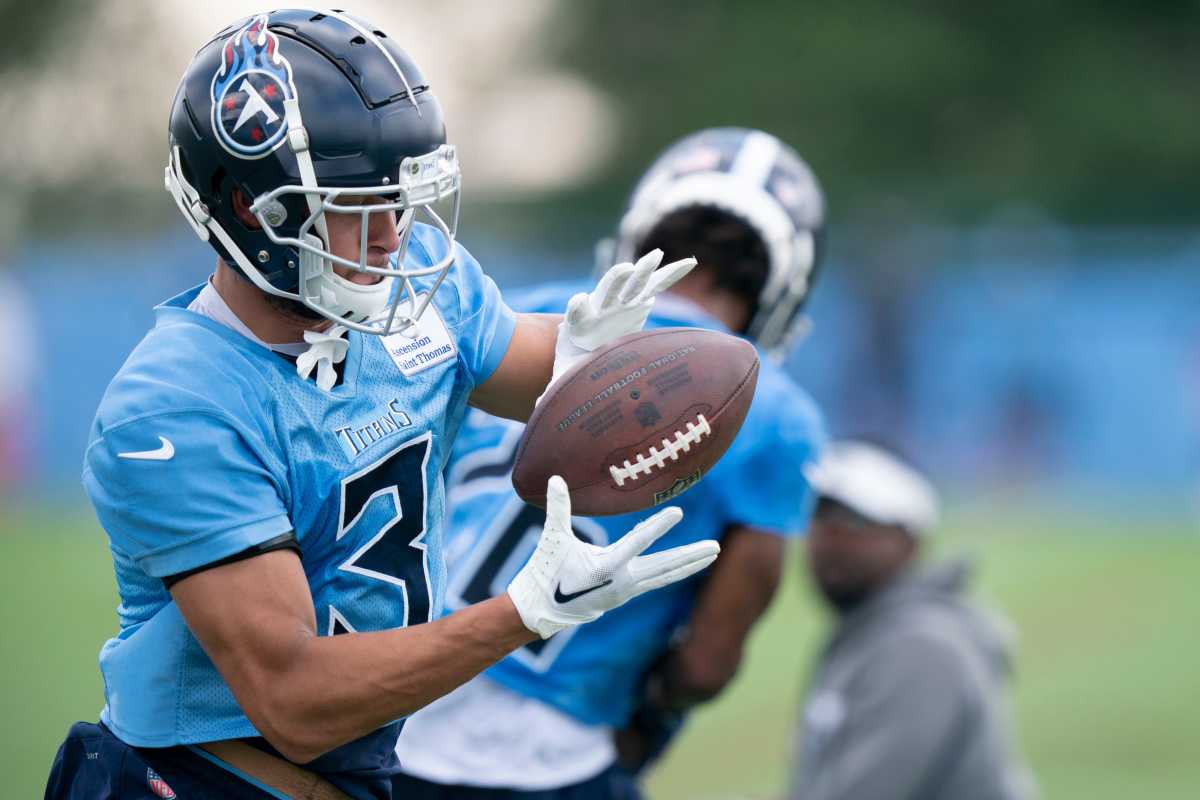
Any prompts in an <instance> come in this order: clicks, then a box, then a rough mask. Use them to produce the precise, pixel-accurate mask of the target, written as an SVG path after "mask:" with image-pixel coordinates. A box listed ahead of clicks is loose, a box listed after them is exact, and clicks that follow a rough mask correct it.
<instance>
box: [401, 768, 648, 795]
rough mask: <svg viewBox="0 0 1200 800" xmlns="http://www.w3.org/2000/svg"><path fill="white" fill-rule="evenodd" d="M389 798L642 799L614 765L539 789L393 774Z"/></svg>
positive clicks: (627, 776) (629, 780) (632, 784)
mask: <svg viewBox="0 0 1200 800" xmlns="http://www.w3.org/2000/svg"><path fill="white" fill-rule="evenodd" d="M392 797H393V798H395V800H641V798H642V793H641V792H640V791H638V787H637V783H636V782H635V781H634V780H633V778H631V777H630V775H629V773H627V772H626V771H625V770H623V769H621V768H620V767H618V766H616V765H613V766H611V767H609V768H608V769H606V770H605V771H604V772H601V773H600V774H599V775H597V776H596V777H594V778H592V779H590V780H586V781H584V782H583V783H576V784H572V785H571V786H564V787H562V788H561V789H549V790H546V791H541V792H525V791H520V790H518V789H483V788H480V787H478V786H444V785H442V784H440V783H430V782H429V781H424V780H421V779H420V778H414V777H413V776H411V775H396V776H394V777H393V778H392Z"/></svg>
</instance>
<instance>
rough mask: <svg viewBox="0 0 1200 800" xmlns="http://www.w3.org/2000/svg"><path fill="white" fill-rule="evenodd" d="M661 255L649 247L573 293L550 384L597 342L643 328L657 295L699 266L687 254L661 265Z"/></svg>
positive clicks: (607, 340) (603, 341) (561, 328)
mask: <svg viewBox="0 0 1200 800" xmlns="http://www.w3.org/2000/svg"><path fill="white" fill-rule="evenodd" d="M662 257H663V252H662V250H651V251H650V252H649V253H646V255H644V256H642V257H641V258H639V259H638V260H637V263H636V264H630V263H629V262H625V263H623V264H617V265H616V266H614V267H612V268H611V269H609V270H608V272H606V273H604V276H603V277H601V278H600V282H599V283H597V284H596V288H595V289H593V290H592V292H591V294H584V293H583V292H580V293H579V294H577V295H575V296H574V297H572V298H571V300H570V302H568V303H567V313H566V315H565V316H564V317H563V321H562V322H561V323H559V326H558V341H557V342H556V343H555V346H554V374H553V375H552V376H551V378H550V383H549V385H548V386H547V389H549V387H550V386H553V385H554V382H555V381H557V380H558V379H559V378H560V377H562V375H563V374H564V373H566V372H569V371H570V369H571V367H573V366H575V365H576V364H578V363H579V362H580V361H581V360H583V359H584V358H585V357H586V356H587V355H588V353H590V352H592V351H593V350H595V349H596V348H597V347H600V346H601V345H604V344H607V343H608V342H611V341H612V340H614V339H619V338H621V337H622V336H625V335H626V334H630V333H636V332H637V331H640V330H641V329H642V326H643V325H644V324H646V317H648V316H649V315H650V310H651V309H652V308H654V298H655V297H657V296H658V295H659V293H661V292H663V291H665V290H666V289H668V288H669V287H670V286H671V285H673V284H674V283H675V281H677V280H679V279H680V278H682V277H683V276H684V275H686V274H688V272H689V271H690V270H691V269H692V267H694V266H696V259H694V258H684V259H680V260H679V261H675V262H673V263H671V264H667V265H666V266H665V267H663V268H662V269H659V268H658V265H659V264H660V263H662ZM542 396H543V397H544V396H545V394H544V393H543V395H542ZM538 400H539V402H540V400H541V398H538Z"/></svg>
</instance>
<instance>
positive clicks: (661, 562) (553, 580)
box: [508, 475, 721, 639]
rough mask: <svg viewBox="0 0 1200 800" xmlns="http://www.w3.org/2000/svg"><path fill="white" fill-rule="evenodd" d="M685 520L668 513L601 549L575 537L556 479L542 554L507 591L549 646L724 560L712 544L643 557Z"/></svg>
mask: <svg viewBox="0 0 1200 800" xmlns="http://www.w3.org/2000/svg"><path fill="white" fill-rule="evenodd" d="M681 519H683V512H682V511H680V510H679V509H678V508H674V507H671V508H665V509H663V510H662V511H659V512H658V513H657V514H655V515H654V516H652V517H650V518H649V519H646V520H643V521H642V522H641V523H639V524H638V525H637V527H635V528H634V529H633V530H631V531H630V532H629V533H627V534H625V535H624V536H622V537H621V538H620V539H618V540H617V541H615V542H613V543H612V544H610V545H609V546H608V547H596V546H595V545H591V544H588V543H587V542H583V541H580V540H579V539H578V538H577V537H576V536H575V533H574V532H573V531H572V530H571V499H570V496H569V495H568V494H567V484H566V482H565V481H564V480H563V479H562V478H560V477H559V476H557V475H555V476H554V477H552V478H551V479H550V483H549V484H548V485H547V487H546V527H545V528H544V529H543V530H542V538H541V539H540V540H538V546H537V550H535V551H534V552H533V556H532V557H531V558H530V559H529V563H527V564H526V565H525V566H524V567H523V568H522V569H521V571H520V572H518V573H517V576H516V577H515V578H513V579H512V583H510V584H509V585H508V595H509V597H511V598H512V601H513V605H515V606H516V607H517V613H518V614H520V615H521V621H522V622H524V623H525V627H527V628H529V630H531V631H533V632H534V633H536V634H538V635H539V636H541V637H542V638H543V639H546V638H549V637H550V636H553V635H554V634H556V633H558V632H559V631H561V630H562V629H563V628H569V627H571V626H572V625H579V624H580V623H583V622H590V621H591V620H594V619H596V618H597V617H599V616H600V615H601V614H603V613H604V612H605V611H608V610H609V609H612V608H616V607H617V606H619V605H622V604H623V603H625V602H627V601H629V600H632V599H633V598H634V597H637V596H638V595H639V594H641V593H642V592H648V591H650V590H651V589H658V588H661V587H663V586H666V585H667V584H669V583H674V582H675V581H678V580H683V579H684V578H686V577H688V576H689V575H692V574H694V573H696V572H699V571H700V570H702V569H704V568H705V567H707V566H708V565H709V564H711V563H712V562H713V559H715V558H716V557H717V554H718V553H720V552H721V546H720V545H719V544H717V543H716V542H715V541H713V540H711V539H706V540H704V541H700V542H694V543H692V544H688V545H684V546H682V547H673V548H671V549H670V550H663V551H662V552H658V553H654V554H652V555H648V556H643V555H639V553H641V552H642V551H644V550H645V549H646V548H647V547H649V546H650V545H651V544H653V543H654V542H655V540H657V539H658V537H660V536H662V535H663V534H664V533H666V532H667V531H669V530H670V529H671V528H672V527H674V525H675V523H677V522H679V520H681Z"/></svg>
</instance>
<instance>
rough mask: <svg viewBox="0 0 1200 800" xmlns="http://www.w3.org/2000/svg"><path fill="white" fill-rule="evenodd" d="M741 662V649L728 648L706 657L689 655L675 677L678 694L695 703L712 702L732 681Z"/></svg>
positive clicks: (695, 654) (694, 654)
mask: <svg viewBox="0 0 1200 800" xmlns="http://www.w3.org/2000/svg"><path fill="white" fill-rule="evenodd" d="M741 660H742V654H741V648H736V650H735V649H734V648H730V649H729V650H726V651H725V652H720V653H711V654H709V655H707V656H705V655H703V654H700V653H692V654H689V657H686V658H684V659H683V660H682V663H681V665H680V670H679V674H678V676H677V681H678V686H679V691H680V693H681V694H683V695H685V696H686V697H687V698H688V699H689V700H690V701H691V702H695V703H705V702H708V701H709V700H712V699H713V698H715V697H716V696H717V695H719V694H720V693H721V692H722V691H723V690H724V689H725V687H726V686H728V685H729V682H730V681H731V680H733V676H734V675H736V674H737V671H738V666H739V665H740V664H741Z"/></svg>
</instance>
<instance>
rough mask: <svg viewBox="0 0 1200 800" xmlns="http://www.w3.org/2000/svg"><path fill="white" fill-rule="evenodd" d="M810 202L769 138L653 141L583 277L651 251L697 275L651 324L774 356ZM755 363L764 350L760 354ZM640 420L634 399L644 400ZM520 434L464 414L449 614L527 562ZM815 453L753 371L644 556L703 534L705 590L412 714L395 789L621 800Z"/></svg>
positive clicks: (793, 296)
mask: <svg viewBox="0 0 1200 800" xmlns="http://www.w3.org/2000/svg"><path fill="white" fill-rule="evenodd" d="M823 224H824V199H823V197H822V194H821V190H820V187H819V186H818V184H817V181H816V179H815V177H814V176H813V175H812V173H811V171H810V170H809V168H808V167H807V165H806V164H805V163H804V162H803V160H802V159H801V158H800V157H799V156H798V155H797V154H796V153H795V151H794V150H792V148H790V147H789V146H787V145H786V144H784V143H783V142H781V141H780V140H779V139H777V138H776V137H774V136H771V135H769V134H767V133H763V132H761V131H753V130H746V129H741V128H716V129H708V130H704V131H700V132H698V133H695V134H692V135H690V136H687V137H685V138H684V139H682V140H680V141H679V142H677V143H675V144H674V145H672V146H671V147H669V148H668V149H667V150H666V151H665V152H664V153H663V154H662V155H660V157H659V158H658V159H657V160H656V161H655V162H654V164H652V165H651V167H650V168H649V170H647V172H646V173H645V175H644V176H643V178H642V179H641V180H640V181H639V182H638V185H637V187H636V188H635V190H634V192H633V195H632V197H631V200H630V203H629V207H628V209H627V211H626V213H625V215H624V216H623V218H622V221H621V223H620V225H619V227H618V235H617V237H616V239H615V240H614V241H613V242H611V243H610V244H611V245H612V246H608V247H604V246H602V247H601V248H599V251H600V258H599V261H600V263H599V266H600V267H601V268H602V269H603V268H607V267H608V266H609V265H611V264H612V263H613V261H614V260H617V261H620V260H625V259H628V258H636V257H637V256H639V255H641V254H643V253H645V252H648V251H652V250H653V249H655V248H661V249H662V250H663V251H665V253H666V257H667V258H674V257H677V256H678V255H679V254H694V255H695V256H696V258H697V259H698V260H699V264H698V265H697V267H696V268H695V269H694V270H693V271H692V273H690V274H689V275H688V276H687V277H685V278H683V279H682V280H681V281H680V282H679V283H677V284H676V285H675V286H674V287H672V288H671V290H670V291H669V292H668V293H667V294H664V295H663V296H662V297H660V298H659V301H658V304H657V306H656V307H655V310H654V313H653V314H652V316H651V317H650V320H649V322H648V323H647V324H648V325H649V326H651V327H660V326H680V325H682V326H693V327H702V328H708V329H713V330H721V331H732V332H735V333H739V334H742V335H745V336H747V337H748V338H749V339H750V340H752V341H754V342H755V343H756V344H757V345H758V346H759V348H760V349H762V350H764V351H776V352H782V351H785V350H786V349H787V348H788V346H789V344H792V343H794V341H795V338H794V336H793V334H795V333H797V331H798V330H799V329H802V328H803V326H804V325H805V324H806V320H805V318H804V316H803V315H802V314H801V309H802V306H803V303H804V301H805V300H806V298H807V296H808V293H809V291H810V289H811V287H812V284H813V278H814V274H815V271H816V270H817V268H818V265H819V259H820V249H821V238H822V234H823ZM576 288H577V287H576V285H575V284H573V283H563V284H549V285H545V286H541V287H536V288H534V289H532V290H531V291H529V292H528V293H525V294H521V295H518V294H512V295H508V297H509V300H510V302H513V303H514V307H515V308H520V309H521V310H524V311H532V312H538V311H548V310H550V309H554V308H560V307H561V306H562V303H563V302H564V301H565V300H566V298H568V297H570V296H571V295H572V294H573V293H574V292H575V291H576ZM764 355H766V352H764ZM649 408H650V409H652V408H653V407H652V406H649ZM522 430H523V427H522V426H521V425H519V424H514V423H509V422H506V421H504V420H501V419H497V418H495V417H490V416H488V415H487V414H484V413H483V412H472V414H471V415H470V416H469V417H468V419H467V423H466V425H464V429H463V432H462V434H461V437H460V439H459V441H458V443H457V444H456V445H455V448H454V451H453V453H452V458H451V463H450V466H449V468H448V469H449V475H450V478H449V487H450V488H449V490H448V491H449V494H448V497H449V502H448V505H449V511H450V515H451V516H450V520H451V524H450V526H449V528H450V531H451V533H450V536H451V540H450V541H449V542H448V544H447V552H448V554H449V558H450V571H451V582H450V593H451V601H450V604H451V605H452V606H453V605H457V606H459V607H464V606H467V605H469V604H473V603H477V602H479V601H481V600H484V599H486V598H487V597H490V596H491V595H492V594H494V593H496V592H497V591H502V590H503V588H504V585H505V582H506V581H507V580H508V578H509V576H510V575H511V573H512V571H515V570H516V569H518V568H520V567H521V565H522V564H523V563H524V562H525V560H526V559H528V558H529V556H530V553H531V552H532V550H533V544H534V536H533V535H531V534H536V531H537V529H538V528H539V527H540V526H541V524H542V523H541V520H542V519H544V517H545V514H544V512H542V511H541V510H540V509H537V508H534V507H532V506H528V505H526V504H525V503H524V502H522V501H521V500H520V498H518V497H517V495H516V493H515V492H514V491H513V488H512V483H511V477H510V474H511V469H512V464H513V459H514V456H515V451H516V447H517V444H518V441H519V439H520V434H521V431H522ZM824 443H825V434H824V426H823V423H822V420H821V416H820V413H819V412H818V410H817V408H816V406H815V404H814V403H813V401H812V399H811V398H810V397H809V396H808V394H807V393H806V392H804V391H803V390H802V389H800V388H799V387H798V386H796V385H795V384H794V383H793V382H792V381H791V380H790V379H789V378H788V377H787V376H786V375H785V374H784V373H783V371H782V370H781V369H780V368H779V367H778V366H776V365H775V364H774V363H772V361H771V360H770V359H764V360H763V363H762V369H761V372H760V375H759V379H758V386H757V389H756V391H755V396H754V400H753V403H752V405H751V408H750V411H749V414H748V416H747V418H746V422H745V424H744V425H743V427H742V429H741V431H740V433H739V434H738V437H737V439H736V440H735V441H734V442H733V444H732V446H731V447H730V450H729V451H728V452H727V453H726V454H725V455H724V457H723V458H722V459H721V461H720V462H718V463H717V464H716V466H715V467H713V469H712V470H711V471H710V472H709V473H708V474H707V475H706V476H705V477H704V479H703V480H702V481H701V482H700V483H699V484H698V485H696V486H694V487H692V488H690V489H688V490H687V491H686V492H685V493H683V494H682V495H680V496H679V497H678V498H676V499H675V500H673V502H677V503H678V504H679V505H680V507H681V508H683V510H684V514H685V516H686V517H687V520H688V523H687V524H686V525H681V526H679V528H677V529H676V531H674V532H672V533H671V534H669V535H667V536H665V537H663V539H662V540H661V541H660V543H659V545H658V546H659V547H666V546H672V545H680V544H683V543H685V542H689V541H694V540H696V539H702V538H707V537H711V538H714V539H720V541H721V547H722V552H721V555H720V556H719V557H718V559H717V561H716V563H715V564H714V566H713V567H712V569H711V575H710V576H709V577H708V578H707V579H706V580H704V581H697V580H692V581H685V582H681V583H679V584H676V586H674V587H673V588H670V589H666V590H663V591H660V592H657V593H656V596H654V597H649V596H647V597H643V598H641V599H639V600H634V601H633V602H631V603H629V604H628V605H626V606H625V607H623V608H621V609H619V610H618V611H616V612H613V613H612V614H610V615H609V616H608V617H606V618H605V619H604V620H602V621H600V622H599V623H598V624H596V625H593V626H591V627H589V628H586V629H579V630H576V631H564V632H563V633H561V634H558V635H556V636H554V637H553V638H551V639H549V640H547V641H545V642H535V643H534V644H533V646H530V647H524V648H521V649H520V650H518V651H516V652H515V653H514V654H513V655H512V656H510V657H508V658H506V659H504V661H502V662H501V663H500V664H498V665H497V666H496V667H495V668H493V669H491V670H489V671H488V672H487V673H486V674H485V675H482V676H480V677H479V678H477V679H475V680H474V681H472V682H470V683H468V684H467V685H465V686H463V687H462V688H461V689H459V690H458V691H456V692H454V693H453V694H451V695H449V696H447V697H446V698H443V699H442V700H441V701H439V702H436V703H434V704H432V705H430V706H428V707H427V708H425V709H423V710H422V711H421V712H419V713H418V714H416V715H415V716H414V717H412V718H411V719H410V720H409V721H408V722H407V724H406V727H405V730H404V731H403V733H402V735H401V737H400V742H399V745H398V748H397V752H398V754H399V756H400V764H401V769H402V770H403V771H404V773H405V774H404V775H401V776H398V777H397V778H396V781H395V784H394V786H395V794H396V796H397V797H405V798H414V799H422V800H424V799H431V798H464V797H465V798H471V797H478V798H504V797H537V798H541V799H542V800H549V798H559V800H567V798H571V799H572V800H575V799H577V798H634V797H637V796H638V788H637V785H636V782H635V780H632V779H631V776H630V773H638V772H640V771H641V770H643V769H644V768H645V767H646V766H647V765H649V764H650V763H652V762H653V761H654V760H655V759H657V758H658V757H659V756H660V755H661V754H662V752H663V751H664V750H665V748H666V747H667V745H668V743H669V742H670V741H671V739H672V738H673V737H674V736H675V734H676V733H677V732H678V730H679V729H680V726H681V725H682V724H683V720H684V717H685V715H686V712H687V710H688V709H689V708H691V707H693V706H695V705H697V704H699V703H702V702H705V701H708V700H711V699H713V698H714V697H716V696H717V695H718V694H719V693H720V692H721V690H722V689H723V688H724V687H725V686H726V684H727V683H728V682H729V681H730V680H731V679H732V678H733V676H734V674H735V673H736V672H737V670H738V667H739V665H740V662H741V657H742V650H743V645H744V643H745V641H746V638H747V636H748V634H749V632H750V630H751V628H752V627H753V625H754V624H755V622H756V621H757V620H758V618H759V617H760V615H761V614H762V613H763V612H764V611H765V610H766V608H767V607H768V605H769V604H770V602H771V600H772V598H773V596H774V594H775V590H776V587H777V586H778V584H779V580H780V576H781V573H782V570H783V565H784V561H785V558H784V556H785V549H786V544H787V541H788V539H789V538H792V537H795V536H798V535H799V534H801V533H802V532H803V531H804V530H805V529H806V528H807V525H808V520H809V515H810V513H811V509H812V505H813V503H814V502H815V497H814V495H813V494H812V491H811V488H810V487H809V485H808V483H807V480H806V479H805V478H804V474H803V473H804V468H805V466H806V465H810V464H813V463H815V461H816V459H817V458H818V457H819V454H820V450H821V449H822V448H823V446H824ZM627 519H628V516H615V517H603V518H594V519H587V518H577V519H576V520H575V529H576V534H577V535H578V536H580V537H582V538H585V539H589V540H591V541H595V542H598V543H600V544H603V543H606V542H611V541H614V540H615V538H616V537H617V536H619V535H620V534H621V532H622V531H623V530H624V528H623V526H624V525H625V524H626V521H627Z"/></svg>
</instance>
